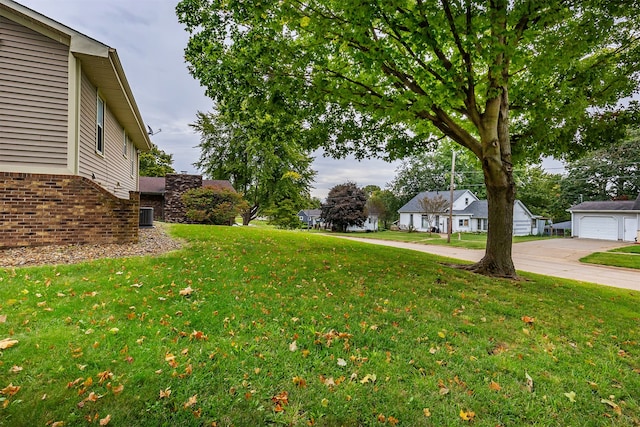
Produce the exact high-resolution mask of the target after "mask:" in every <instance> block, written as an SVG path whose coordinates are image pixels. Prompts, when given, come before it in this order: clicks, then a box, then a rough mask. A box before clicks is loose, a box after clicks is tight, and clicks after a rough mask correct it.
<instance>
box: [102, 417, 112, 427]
mask: <svg viewBox="0 0 640 427" xmlns="http://www.w3.org/2000/svg"><path fill="white" fill-rule="evenodd" d="M109 421H111V415H107V416H106V417H104V418H102V419H101V420H100V425H101V426H106V425H107V424H109Z"/></svg>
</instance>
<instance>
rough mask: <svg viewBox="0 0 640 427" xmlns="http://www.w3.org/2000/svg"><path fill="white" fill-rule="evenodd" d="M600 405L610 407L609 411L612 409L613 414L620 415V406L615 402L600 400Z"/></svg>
mask: <svg viewBox="0 0 640 427" xmlns="http://www.w3.org/2000/svg"><path fill="white" fill-rule="evenodd" d="M600 403H604V404H605V405H609V406H610V407H611V409H613V412H615V413H616V414H618V415H622V409H620V405H618V404H617V403H615V402H612V401H611V400H608V399H602V400H600Z"/></svg>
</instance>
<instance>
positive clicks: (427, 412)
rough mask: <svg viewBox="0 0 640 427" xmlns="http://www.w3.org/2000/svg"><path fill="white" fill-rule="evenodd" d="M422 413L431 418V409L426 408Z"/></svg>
mask: <svg viewBox="0 0 640 427" xmlns="http://www.w3.org/2000/svg"><path fill="white" fill-rule="evenodd" d="M422 413H423V414H424V416H425V417H427V418H429V417H430V416H431V411H430V410H429V408H424V409H423V410H422Z"/></svg>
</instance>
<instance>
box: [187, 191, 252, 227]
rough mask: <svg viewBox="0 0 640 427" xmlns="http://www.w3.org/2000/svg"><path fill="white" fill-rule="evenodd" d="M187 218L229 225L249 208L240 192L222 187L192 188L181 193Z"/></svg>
mask: <svg viewBox="0 0 640 427" xmlns="http://www.w3.org/2000/svg"><path fill="white" fill-rule="evenodd" d="M182 203H184V205H185V207H186V209H187V218H189V220H190V221H193V222H196V223H200V224H215V225H231V224H233V223H234V222H235V218H236V216H238V215H239V214H241V213H242V212H244V211H246V210H247V209H249V204H248V203H247V202H246V201H245V200H244V199H243V198H242V195H241V194H238V193H236V192H235V191H232V190H227V189H223V188H212V187H204V188H194V189H192V190H189V191H187V192H185V193H184V194H183V195H182Z"/></svg>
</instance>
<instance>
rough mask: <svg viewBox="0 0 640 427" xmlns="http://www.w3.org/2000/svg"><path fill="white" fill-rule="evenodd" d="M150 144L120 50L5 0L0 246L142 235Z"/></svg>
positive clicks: (0, 0)
mask: <svg viewBox="0 0 640 427" xmlns="http://www.w3.org/2000/svg"><path fill="white" fill-rule="evenodd" d="M150 148H151V141H150V140H149V136H148V135H147V131H146V126H145V124H144V122H143V120H142V116H141V115H140V111H139V110H138V107H137V104H136V101H135V99H134V97H133V93H132V90H131V87H129V83H128V82H127V78H126V76H125V73H124V70H123V68H122V64H121V63H120V59H119V57H118V54H117V52H116V50H115V49H113V48H111V47H109V46H107V45H105V44H103V43H101V42H99V41H96V40H94V39H92V38H90V37H88V36H86V35H84V34H81V33H79V32H78V31H76V30H73V29H71V28H69V27H67V26H65V25H63V24H60V23H59V22H56V21H54V20H52V19H50V18H48V17H46V16H44V15H41V14H39V13H38V12H35V11H33V10H31V9H29V8H26V7H24V6H22V5H20V4H18V3H16V2H14V1H12V0H0V216H2V218H3V220H2V223H1V224H0V247H11V246H34V245H51V244H69V243H121V242H134V241H137V239H138V208H139V199H138V153H139V152H140V151H147V150H149V149H150Z"/></svg>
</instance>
